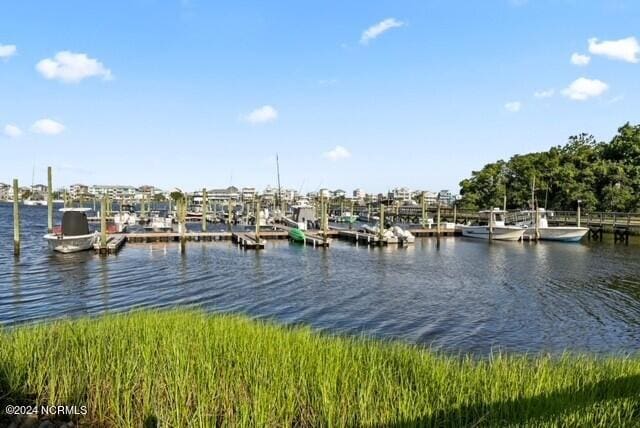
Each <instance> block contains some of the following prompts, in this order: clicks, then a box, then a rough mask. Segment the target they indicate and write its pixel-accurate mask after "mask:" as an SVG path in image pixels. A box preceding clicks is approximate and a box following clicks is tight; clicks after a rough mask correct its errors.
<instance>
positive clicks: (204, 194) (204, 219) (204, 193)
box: [202, 188, 209, 232]
mask: <svg viewBox="0 0 640 428" xmlns="http://www.w3.org/2000/svg"><path fill="white" fill-rule="evenodd" d="M207 205H209V201H208V200H207V189H205V188H202V231H203V232H206V231H207Z"/></svg>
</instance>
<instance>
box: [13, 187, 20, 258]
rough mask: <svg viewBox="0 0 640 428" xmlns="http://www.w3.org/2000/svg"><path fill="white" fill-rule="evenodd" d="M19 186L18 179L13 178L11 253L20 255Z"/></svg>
mask: <svg viewBox="0 0 640 428" xmlns="http://www.w3.org/2000/svg"><path fill="white" fill-rule="evenodd" d="M19 192H20V188H19V187H18V179H17V178H14V179H13V255H14V256H16V257H18V256H19V255H20V194H19Z"/></svg>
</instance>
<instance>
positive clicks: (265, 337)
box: [0, 310, 640, 427]
mask: <svg viewBox="0 0 640 428" xmlns="http://www.w3.org/2000/svg"><path fill="white" fill-rule="evenodd" d="M0 343H1V344H2V345H1V346H0V404H1V405H2V407H1V408H0V413H1V412H2V411H3V409H4V406H5V405H6V404H9V403H16V402H34V401H38V402H39V403H42V404H51V405H77V406H80V405H86V406H87V408H88V412H89V413H88V415H87V416H86V417H83V418H82V419H80V421H84V423H86V424H89V425H92V426H117V427H120V426H121V427H129V426H143V425H144V423H145V422H148V421H153V420H157V421H159V423H160V425H161V426H176V427H177V426H180V427H187V426H216V425H218V426H219V425H222V426H363V425H364V426H455V427H458V426H474V425H475V426H509V425H512V426H516V425H518V426H521V425H532V426H595V425H599V426H638V425H639V424H640V393H639V391H640V358H638V357H632V358H621V357H610V358H602V357H601V358H595V357H589V356H579V355H566V356H563V357H559V358H551V357H546V356H539V357H523V356H508V355H496V356H494V357H493V358H490V359H488V360H480V361H478V360H475V359H473V358H465V357H459V358H456V357H451V356H445V355H441V354H437V353H434V352H431V351H428V350H425V349H421V348H418V347H415V346H410V345H406V344H400V343H386V342H377V341H373V340H364V339H353V338H345V337H328V336H325V335H322V334H318V333H315V332H312V331H311V330H310V329H308V328H298V327H296V328H290V327H283V326H278V325H275V324H272V323H267V322H261V321H252V320H249V319H247V318H245V317H241V316H231V315H207V314H204V313H202V312H198V311H185V310H177V311H166V312H149V311H143V312H134V313H128V314H119V315H106V316H101V317H98V318H91V319H88V318H87V319H78V320H72V321H57V322H53V323H48V324H42V325H35V326H24V327H19V328H16V329H11V330H7V331H0Z"/></svg>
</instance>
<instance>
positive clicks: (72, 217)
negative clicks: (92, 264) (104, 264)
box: [44, 208, 100, 253]
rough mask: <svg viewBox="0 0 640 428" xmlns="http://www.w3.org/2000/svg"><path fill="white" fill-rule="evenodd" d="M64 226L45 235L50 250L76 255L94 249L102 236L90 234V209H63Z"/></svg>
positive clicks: (96, 233) (94, 233)
mask: <svg viewBox="0 0 640 428" xmlns="http://www.w3.org/2000/svg"><path fill="white" fill-rule="evenodd" d="M60 211H61V212H62V213H63V214H62V225H61V226H60V227H57V228H55V229H54V230H53V233H47V234H46V235H44V239H45V241H47V244H48V245H49V249H50V250H52V251H57V252H59V253H75V252H78V251H85V250H89V249H91V248H93V245H94V244H95V243H96V242H98V239H99V238H100V234H99V233H98V232H93V233H91V232H89V222H88V220H87V214H86V212H87V211H89V209H88V208H62V209H60Z"/></svg>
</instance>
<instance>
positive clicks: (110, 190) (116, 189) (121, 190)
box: [88, 185, 136, 199]
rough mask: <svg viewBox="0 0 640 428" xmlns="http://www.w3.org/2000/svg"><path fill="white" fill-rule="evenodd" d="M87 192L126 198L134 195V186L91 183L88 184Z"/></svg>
mask: <svg viewBox="0 0 640 428" xmlns="http://www.w3.org/2000/svg"><path fill="white" fill-rule="evenodd" d="M88 193H89V194H91V195H94V196H104V195H107V196H108V197H109V198H111V199H126V198H133V197H135V195H136V188H135V187H133V186H122V185H93V186H89V191H88Z"/></svg>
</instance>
